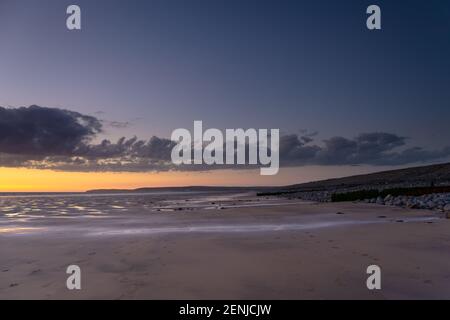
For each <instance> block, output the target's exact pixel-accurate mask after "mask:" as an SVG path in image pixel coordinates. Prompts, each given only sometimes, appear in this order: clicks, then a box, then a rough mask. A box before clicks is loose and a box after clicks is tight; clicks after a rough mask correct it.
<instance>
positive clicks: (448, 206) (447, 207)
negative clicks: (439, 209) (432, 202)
mask: <svg viewBox="0 0 450 320" xmlns="http://www.w3.org/2000/svg"><path fill="white" fill-rule="evenodd" d="M444 211H445V212H448V213H450V203H449V204H446V205H445V206H444Z"/></svg>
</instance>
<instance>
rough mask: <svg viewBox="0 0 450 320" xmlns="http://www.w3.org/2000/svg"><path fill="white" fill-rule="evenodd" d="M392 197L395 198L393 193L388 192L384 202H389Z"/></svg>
mask: <svg viewBox="0 0 450 320" xmlns="http://www.w3.org/2000/svg"><path fill="white" fill-rule="evenodd" d="M392 198H393V197H392V195H390V194H388V195H387V196H386V198H384V202H388V201H390V200H392Z"/></svg>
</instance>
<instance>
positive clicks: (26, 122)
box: [0, 106, 101, 156]
mask: <svg viewBox="0 0 450 320" xmlns="http://www.w3.org/2000/svg"><path fill="white" fill-rule="evenodd" d="M100 131H101V123H100V122H99V121H98V120H97V119H96V118H94V117H91V116H86V115H82V114H80V113H77V112H73V111H68V110H61V109H54V108H43V107H38V106H31V107H28V108H25V107H22V108H15V109H11V108H3V107H0V152H2V153H7V154H20V155H31V156H36V155H61V154H71V153H72V152H73V151H74V150H75V149H76V148H77V146H79V145H80V144H81V143H86V142H88V141H89V140H90V139H91V138H92V137H93V136H94V135H95V134H97V133H99V132H100Z"/></svg>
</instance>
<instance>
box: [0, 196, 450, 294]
mask: <svg viewBox="0 0 450 320" xmlns="http://www.w3.org/2000/svg"><path fill="white" fill-rule="evenodd" d="M0 202H1V204H2V215H1V216H0V252H1V255H0V298H1V299H450V272H449V270H450V254H449V253H450V234H449V232H448V230H449V227H450V220H448V219H444V218H443V217H442V216H441V215H439V214H437V213H435V212H433V211H430V210H414V209H405V208H400V207H390V206H380V205H377V204H367V203H316V202H308V201H302V200H299V199H284V198H278V197H256V196H255V194H254V193H250V192H247V193H245V192H239V193H232V192H225V193H214V194H209V193H197V194H194V193H192V194H184V193H177V194H171V195H167V194H155V195H151V196H148V195H103V196H102V195H73V196H70V195H68V196H64V195H62V196H57V197H55V196H48V198H45V197H43V196H38V197H36V198H34V199H33V198H32V197H26V196H25V197H23V198H19V197H16V198H7V197H2V199H0ZM69 265H78V266H79V267H80V269H81V286H82V287H81V290H68V289H67V287H66V279H67V277H68V276H69V275H68V274H66V268H67V267H68V266H69ZM370 265H378V266H379V267H380V268H381V286H382V287H381V290H369V289H368V288H367V286H366V280H367V278H368V276H369V275H368V274H367V273H366V270H367V267H368V266H370Z"/></svg>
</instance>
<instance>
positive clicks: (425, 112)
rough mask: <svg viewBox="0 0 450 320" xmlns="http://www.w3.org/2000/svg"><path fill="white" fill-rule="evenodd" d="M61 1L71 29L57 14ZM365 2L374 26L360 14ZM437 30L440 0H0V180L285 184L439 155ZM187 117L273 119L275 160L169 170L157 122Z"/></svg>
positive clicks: (441, 72)
mask: <svg viewBox="0 0 450 320" xmlns="http://www.w3.org/2000/svg"><path fill="white" fill-rule="evenodd" d="M70 4H78V5H79V6H80V7H81V10H82V30H81V31H69V30H67V28H66V23H65V20H66V17H67V15H66V8H67V6H68V5H70ZM370 4H378V5H379V6H380V7H381V10H382V30H377V31H369V30H368V29H367V28H366V19H367V14H366V8H367V6H368V5H370ZM449 40H450V3H449V2H448V1H441V0H435V1H356V0H355V1H350V0H349V1H334V0H328V1H325V0H319V1H257V0H239V1H238V0H227V1H226V0H179V1H176V0H156V1H155V0H149V1H139V0H132V1H115V0H108V1H106V0H96V1H85V0H75V1H73V0H71V1H65V0H40V1H32V0H0V46H1V50H0V108H1V109H0V192H4V191H83V190H87V189H93V188H136V187H143V186H149V187H151V186H180V185H285V184H292V183H298V182H305V181H310V180H317V179H323V178H329V177H338V176H345V175H350V174H358V173H366V172H371V171H381V170H385V169H389V168H398V167H406V166H412V165H420V164H429V163H438V162H445V161H448V160H449V159H450V147H449V146H450V142H449V141H450V126H449V124H448V119H450V106H449V101H450V90H449V88H450V59H449V58H448V57H450V41H449ZM30 106H33V107H30ZM194 120H202V121H203V123H204V125H205V126H207V127H210V128H219V129H225V128H279V129H280V131H281V135H282V138H281V150H280V151H281V154H280V156H281V163H282V168H281V170H280V173H279V174H278V175H277V176H274V177H261V176H260V175H259V170H255V169H249V168H232V169H227V170H225V169H220V168H219V169H214V170H211V169H210V168H200V169H196V170H189V169H184V170H177V169H176V168H175V169H174V168H173V167H172V166H171V165H170V164H169V163H168V161H169V160H170V159H168V151H169V150H170V147H171V144H170V141H169V140H168V139H170V134H171V132H172V131H173V130H175V129H177V128H187V129H189V130H192V126H193V121H194ZM122 137H124V139H121V138H122ZM135 137H136V138H135ZM152 137H154V138H152ZM104 140H107V141H106V142H105V141H104Z"/></svg>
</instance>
